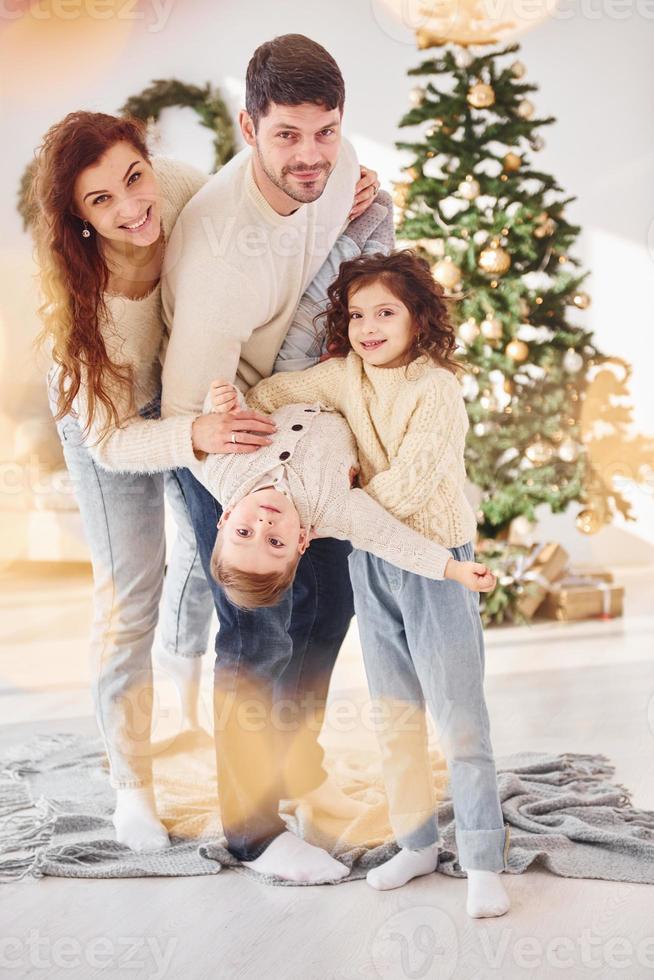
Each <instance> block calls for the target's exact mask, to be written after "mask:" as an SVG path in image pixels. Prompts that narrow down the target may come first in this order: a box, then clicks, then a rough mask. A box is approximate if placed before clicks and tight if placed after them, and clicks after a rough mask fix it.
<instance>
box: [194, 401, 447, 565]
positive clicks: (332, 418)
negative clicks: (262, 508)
mask: <svg viewBox="0 0 654 980" xmlns="http://www.w3.org/2000/svg"><path fill="white" fill-rule="evenodd" d="M273 418H274V420H275V422H276V423H277V427H278V428H277V432H276V433H275V434H274V436H273V442H272V443H271V444H270V445H269V446H263V447H261V448H260V449H258V450H257V452H256V453H252V454H249V453H243V454H240V453H233V454H223V455H212V456H207V457H206V459H205V460H204V462H203V463H202V464H201V466H200V467H199V468H198V469H196V473H197V475H198V477H199V479H200V480H201V481H202V483H203V484H204V485H205V487H206V488H207V489H208V490H209V492H210V493H211V494H212V495H213V496H214V497H215V498H216V499H217V500H218V501H219V502H220V503H221V504H222V505H223V509H224V510H227V509H229V508H231V507H233V506H234V505H235V504H236V503H238V501H239V500H240V499H241V498H242V497H244V496H245V495H246V494H248V493H250V492H251V491H252V490H253V489H254V488H255V487H256V485H257V483H259V481H260V480H261V478H262V477H263V476H264V475H265V474H267V473H269V472H270V471H271V470H273V469H274V468H275V467H277V466H279V465H280V464H281V465H282V466H283V469H284V476H285V478H286V480H287V482H288V486H289V489H290V492H291V496H292V498H293V502H294V504H295V506H296V508H297V511H298V514H299V517H300V523H301V525H302V527H303V528H305V529H306V530H307V531H309V530H310V529H311V528H313V529H314V531H315V533H316V535H317V536H318V537H321V538H327V537H330V538H338V539H339V540H341V541H351V542H352V545H353V547H355V548H359V549H361V550H362V551H369V552H371V554H373V555H377V556H378V557H379V558H383V559H384V560H386V561H388V562H391V563H392V564H393V565H396V566H397V567H398V568H403V569H405V570H406V571H408V572H414V573H415V574H417V575H423V576H425V577H426V578H432V579H442V578H443V576H444V572H445V566H446V564H447V561H448V559H450V558H451V557H452V555H451V554H450V552H449V551H448V550H447V549H446V548H444V547H442V546H441V545H440V544H438V543H437V542H436V541H430V540H428V539H427V538H425V537H423V536H422V535H420V534H418V533H417V532H416V531H413V530H412V529H411V528H410V527H407V526H406V524H403V523H402V522H401V521H399V520H397V519H396V518H394V517H392V516H391V515H390V514H389V513H387V511H385V510H384V508H383V507H381V506H380V505H379V504H378V503H376V502H375V501H374V500H373V499H372V497H370V496H369V495H368V494H367V493H365V491H363V490H360V489H357V488H352V487H351V486H350V467H352V466H354V465H356V463H357V448H356V443H355V441H354V438H353V436H352V432H351V431H350V428H349V426H348V424H347V422H345V420H344V419H343V417H342V416H341V415H339V414H338V413H336V412H327V411H324V410H322V411H321V408H320V405H318V404H313V405H311V404H295V405H287V406H286V407H284V408H280V409H279V410H278V411H276V412H274V413H273Z"/></svg>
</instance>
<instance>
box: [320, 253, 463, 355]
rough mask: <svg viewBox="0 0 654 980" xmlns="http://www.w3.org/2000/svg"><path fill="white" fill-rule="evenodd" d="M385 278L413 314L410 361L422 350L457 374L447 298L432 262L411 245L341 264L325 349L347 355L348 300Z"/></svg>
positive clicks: (327, 314)
mask: <svg viewBox="0 0 654 980" xmlns="http://www.w3.org/2000/svg"><path fill="white" fill-rule="evenodd" d="M379 280H381V281H382V282H383V283H384V285H385V286H386V287H387V288H388V289H389V290H390V291H391V292H392V293H393V295H394V296H395V297H396V298H397V299H399V300H400V301H401V302H402V303H404V305H405V306H406V308H407V309H408V311H409V313H410V314H411V319H412V321H413V326H414V335H413V342H412V345H411V348H410V350H409V361H414V360H415V359H416V358H417V357H420V356H421V355H423V356H427V357H429V358H431V359H432V360H433V361H435V362H436V363H437V364H438V365H439V366H440V367H443V368H446V369H447V370H448V371H452V373H453V374H455V373H456V372H457V371H459V370H461V369H462V365H461V364H459V363H458V362H457V361H456V360H455V359H454V351H455V350H456V346H457V343H456V336H455V333H454V327H453V326H452V323H451V321H450V315H449V310H448V306H447V300H446V299H445V295H444V293H443V289H442V287H441V286H440V285H439V284H438V283H437V282H436V281H435V279H434V278H433V276H432V274H431V270H430V268H429V263H428V262H426V261H425V260H424V259H422V258H420V257H419V256H418V255H417V254H416V253H415V252H414V251H412V250H411V249H404V250H402V251H398V252H392V253H391V254H390V255H384V254H382V253H381V252H380V253H377V254H374V255H360V256H359V257H358V258H356V259H352V260H350V261H349V262H343V263H342V264H341V267H340V270H339V273H338V276H337V277H336V279H335V280H334V282H333V283H332V285H331V286H330V287H329V289H328V290H327V295H328V297H329V306H328V308H327V310H326V312H325V313H324V314H323V315H324V316H325V318H326V331H327V349H328V351H329V353H330V354H331V355H333V356H336V357H339V356H340V357H345V356H346V355H347V354H348V353H349V352H350V351H351V350H352V345H351V344H350V341H349V339H348V326H349V322H350V314H349V310H348V304H349V301H350V300H351V298H352V296H353V295H354V293H355V292H357V290H359V289H361V287H362V286H368V285H370V284H371V283H373V282H377V281H379Z"/></svg>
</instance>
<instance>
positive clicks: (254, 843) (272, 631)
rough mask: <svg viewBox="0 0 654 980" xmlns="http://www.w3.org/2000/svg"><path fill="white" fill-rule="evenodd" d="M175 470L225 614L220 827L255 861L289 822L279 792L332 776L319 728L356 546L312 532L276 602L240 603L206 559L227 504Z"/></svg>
mask: <svg viewBox="0 0 654 980" xmlns="http://www.w3.org/2000/svg"><path fill="white" fill-rule="evenodd" d="M177 475H178V477H179V481H180V484H181V486H182V490H183V493H184V498H185V500H186V504H187V507H188V510H189V513H190V515H191V521H192V522H193V527H194V528H195V534H196V538H197V542H198V547H199V550H200V558H201V559H202V563H203V566H204V569H205V573H206V575H207V579H208V581H209V584H210V585H211V587H212V591H213V596H214V602H215V606H216V611H217V613H218V622H219V633H218V636H217V638H216V666H215V684H214V719H215V736H216V762H217V772H218V795H219V800H220V811H221V816H222V822H223V830H224V832H225V836H226V837H227V842H228V845H229V849H230V851H231V852H232V854H234V856H235V857H237V858H238V859H239V860H241V861H253V860H254V859H255V858H257V857H258V856H259V855H260V854H261V853H262V852H263V851H264V850H265V849H266V847H267V846H268V844H269V843H270V842H271V840H273V839H274V838H275V837H277V836H278V835H279V834H280V833H282V832H283V831H284V830H286V826H285V824H284V822H283V821H282V819H281V817H280V816H279V801H280V799H281V798H291V797H296V796H299V795H301V794H303V793H306V792H308V791H309V790H311V789H313V788H315V787H316V786H318V785H320V783H321V782H323V780H324V779H325V775H326V774H325V771H324V769H323V767H322V760H323V752H322V749H321V747H320V745H319V744H318V735H319V733H320V728H321V725H322V719H323V716H324V708H325V702H326V699H327V692H328V688H329V680H330V677H331V673H332V670H333V667H334V663H335V661H336V657H337V655H338V651H339V649H340V646H341V643H342V642H343V639H344V637H345V634H346V632H347V629H348V626H349V623H350V620H351V618H352V616H353V614H354V608H353V602H352V589H351V586H350V577H349V573H348V555H349V554H350V552H351V550H352V548H351V545H350V544H349V542H347V541H337V540H335V539H334V538H322V539H319V540H315V541H313V542H312V543H311V547H310V548H308V549H307V551H306V552H305V553H304V555H302V557H301V559H300V562H299V564H298V569H297V575H296V578H295V582H294V584H293V587H292V589H290V590H289V591H288V592H287V593H286V595H285V596H284V598H283V599H282V601H281V602H280V603H279V604H278V605H276V606H272V607H263V608H260V609H255V610H243V609H238V608H237V607H236V606H234V605H232V603H230V602H229V601H228V600H227V598H226V597H225V594H224V592H223V591H222V589H220V588H219V586H217V585H216V583H215V582H214V581H213V579H212V578H211V573H210V567H209V566H210V560H211V552H212V550H213V546H214V543H215V540H216V525H217V524H218V521H219V519H220V516H221V514H222V509H221V506H220V504H219V503H218V501H217V500H215V499H214V498H213V497H212V496H211V494H210V493H209V492H208V491H207V490H205V488H204V487H203V486H202V485H201V484H200V483H199V482H198V481H197V480H196V479H195V477H194V476H193V474H192V473H191V472H190V471H189V470H187V469H182V470H178V471H177Z"/></svg>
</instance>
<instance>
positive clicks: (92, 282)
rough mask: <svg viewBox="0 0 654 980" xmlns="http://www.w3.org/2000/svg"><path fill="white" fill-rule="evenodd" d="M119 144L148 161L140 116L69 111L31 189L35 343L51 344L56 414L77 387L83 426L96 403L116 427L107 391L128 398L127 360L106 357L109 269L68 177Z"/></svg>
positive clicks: (48, 137) (42, 150)
mask: <svg viewBox="0 0 654 980" xmlns="http://www.w3.org/2000/svg"><path fill="white" fill-rule="evenodd" d="M122 141H125V142H127V143H130V144H131V145H132V146H133V147H134V149H135V150H136V151H137V153H139V154H140V155H141V156H142V157H143V158H144V160H146V161H147V162H149V161H150V155H149V153H148V148H147V145H146V140H145V125H144V124H143V123H142V122H140V121H139V120H136V119H123V118H120V117H118V116H110V115H107V114H106V113H103V112H85V111H80V112H70V113H69V114H68V115H67V116H66V117H65V118H64V119H62V120H61V122H58V123H56V124H55V125H54V126H51V128H50V129H49V130H48V131H47V133H46V134H45V136H44V137H43V141H42V143H41V146H40V147H39V149H38V151H37V154H36V170H35V176H34V180H33V183H32V187H31V190H30V194H31V201H32V204H33V205H34V206H35V211H36V222H35V228H34V237H35V241H36V247H37V259H38V265H39V274H40V280H41V292H42V295H43V303H42V305H41V307H40V309H39V313H40V315H41V319H42V321H43V330H42V332H41V334H40V337H39V341H40V342H43V341H45V340H49V341H50V344H51V350H52V358H53V360H54V362H55V364H57V365H59V369H60V370H59V372H58V375H59V390H58V398H57V412H56V415H55V418H57V419H60V418H63V417H64V415H68V414H69V413H74V409H73V405H74V402H75V399H76V397H77V395H78V393H79V390H80V388H81V387H82V384H84V385H85V391H86V396H87V403H88V417H87V418H86V419H84V423H85V429H86V431H88V429H89V427H90V425H91V423H92V421H93V418H94V416H95V413H96V411H97V409H98V407H99V406H102V408H103V410H104V413H103V414H104V415H105V418H107V420H108V421H107V425H109V424H111V423H113V424H114V425H116V426H117V425H119V424H120V419H119V416H118V410H117V409H116V407H115V404H114V398H115V394H114V395H113V397H112V391H113V392H115V391H116V388H118V389H119V390H121V389H122V390H124V391H125V393H126V394H127V395H128V396H129V398H130V400H131V397H132V394H133V379H132V371H131V369H130V367H129V365H119V364H114V363H113V362H112V361H111V359H110V357H109V355H108V353H107V350H106V347H105V343H104V340H103V338H102V333H101V331H100V329H99V326H98V324H99V320H100V318H106V317H107V316H108V311H107V308H106V305H105V299H104V293H105V290H106V288H107V283H108V279H109V270H108V268H107V265H106V262H105V260H104V258H103V255H102V251H101V249H100V246H99V243H98V240H97V235H96V234H95V231H92V233H91V237H90V238H88V239H84V238H82V237H81V233H82V229H83V228H84V222H83V221H82V219H81V218H80V217H79V215H77V214H76V208H75V204H74V188H75V181H76V180H77V177H78V176H79V174H80V173H81V172H82V170H85V169H86V167H89V166H91V165H92V164H95V163H97V162H98V160H100V158H101V157H102V156H104V154H105V153H106V152H107V150H109V149H111V147H112V146H114V144H116V143H119V142H122Z"/></svg>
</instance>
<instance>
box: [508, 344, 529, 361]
mask: <svg viewBox="0 0 654 980" xmlns="http://www.w3.org/2000/svg"><path fill="white" fill-rule="evenodd" d="M506 355H507V357H510V358H511V360H512V361H526V360H527V358H528V357H529V348H528V346H527V345H526V344H525V342H524V340H512V341H511V343H510V344H507V346H506Z"/></svg>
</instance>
